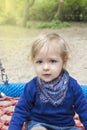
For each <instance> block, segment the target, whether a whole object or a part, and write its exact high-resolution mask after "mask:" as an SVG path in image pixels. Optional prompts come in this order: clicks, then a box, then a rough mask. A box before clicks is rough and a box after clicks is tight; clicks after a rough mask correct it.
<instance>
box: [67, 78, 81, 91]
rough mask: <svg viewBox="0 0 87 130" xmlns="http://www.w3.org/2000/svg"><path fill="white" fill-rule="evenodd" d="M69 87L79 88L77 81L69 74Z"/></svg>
mask: <svg viewBox="0 0 87 130" xmlns="http://www.w3.org/2000/svg"><path fill="white" fill-rule="evenodd" d="M69 87H70V88H72V89H73V90H74V89H75V90H76V89H80V88H81V87H80V84H79V83H78V81H77V80H76V79H75V78H73V77H71V76H69Z"/></svg>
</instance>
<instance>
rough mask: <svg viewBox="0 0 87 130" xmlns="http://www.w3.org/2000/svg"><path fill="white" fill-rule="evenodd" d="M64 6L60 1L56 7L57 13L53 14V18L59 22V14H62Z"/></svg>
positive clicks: (62, 0)
mask: <svg viewBox="0 0 87 130" xmlns="http://www.w3.org/2000/svg"><path fill="white" fill-rule="evenodd" d="M63 4H64V0H60V3H59V5H58V9H57V12H56V14H55V18H56V19H59V20H61V14H62V7H63Z"/></svg>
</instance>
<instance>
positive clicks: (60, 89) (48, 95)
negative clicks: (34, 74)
mask: <svg viewBox="0 0 87 130" xmlns="http://www.w3.org/2000/svg"><path fill="white" fill-rule="evenodd" d="M68 82H69V74H68V72H67V71H65V70H64V71H63V72H62V73H61V75H60V76H59V77H58V78H57V79H55V80H53V81H51V82H48V83H47V82H44V81H42V80H41V79H39V78H37V88H38V92H39V96H40V100H41V101H42V102H45V103H47V102H50V103H51V104H52V105H54V106H57V105H59V104H61V103H62V101H63V100H64V98H65V96H66V92H67V89H68Z"/></svg>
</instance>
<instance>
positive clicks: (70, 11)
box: [62, 0, 87, 21]
mask: <svg viewBox="0 0 87 130" xmlns="http://www.w3.org/2000/svg"><path fill="white" fill-rule="evenodd" d="M62 20H68V21H85V20H86V21H87V0H72V1H70V0H65V2H64V7H63V11H62Z"/></svg>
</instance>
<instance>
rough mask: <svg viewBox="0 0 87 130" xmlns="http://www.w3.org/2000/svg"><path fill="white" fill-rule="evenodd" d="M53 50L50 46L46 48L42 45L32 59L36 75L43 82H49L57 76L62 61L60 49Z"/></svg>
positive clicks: (61, 66)
mask: <svg viewBox="0 0 87 130" xmlns="http://www.w3.org/2000/svg"><path fill="white" fill-rule="evenodd" d="M58 51H59V53H58V52H56V51H55V49H53V48H52V47H50V48H49V49H48V50H47V48H45V47H43V48H42V49H41V50H40V51H39V52H38V54H37V55H36V56H35V59H34V67H35V72H36V74H37V76H38V77H39V78H40V79H42V80H43V81H45V82H50V81H52V80H54V79H55V78H57V77H58V76H59V75H60V73H61V70H62V69H63V66H64V63H63V60H62V58H61V55H60V50H58Z"/></svg>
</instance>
